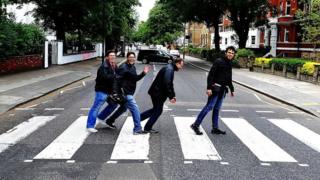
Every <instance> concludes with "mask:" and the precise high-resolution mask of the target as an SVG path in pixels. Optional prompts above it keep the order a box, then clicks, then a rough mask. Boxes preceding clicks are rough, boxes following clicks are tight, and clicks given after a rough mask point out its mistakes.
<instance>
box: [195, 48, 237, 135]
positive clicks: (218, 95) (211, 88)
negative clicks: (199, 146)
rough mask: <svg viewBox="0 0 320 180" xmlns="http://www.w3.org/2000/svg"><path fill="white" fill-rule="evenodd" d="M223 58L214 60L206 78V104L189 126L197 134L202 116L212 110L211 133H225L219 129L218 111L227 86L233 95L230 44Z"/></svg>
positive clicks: (232, 49)
mask: <svg viewBox="0 0 320 180" xmlns="http://www.w3.org/2000/svg"><path fill="white" fill-rule="evenodd" d="M225 52H226V53H225V57H224V58H218V59H216V60H215V61H214V63H213V65H212V67H211V69H210V72H209V75H208V78H207V92H206V93H207V95H208V101H207V104H206V105H205V106H204V107H203V109H202V110H201V112H200V114H199V115H198V116H197V119H196V121H195V122H194V123H193V124H192V125H191V128H192V129H193V131H194V132H195V133H196V134H197V135H202V134H203V133H202V132H201V131H200V130H199V126H200V124H201V122H202V121H203V119H204V117H205V116H206V115H207V114H208V112H209V111H211V110H212V109H213V112H212V131H211V133H212V134H226V132H225V131H222V130H220V129H219V126H218V120H219V111H220V108H221V106H222V102H223V99H224V97H225V95H226V93H228V89H227V86H228V87H229V89H230V91H231V96H232V97H233V96H234V87H233V84H232V65H231V61H232V60H233V58H234V56H235V52H236V50H235V48H234V47H232V46H230V47H228V48H227V49H226V51H225Z"/></svg>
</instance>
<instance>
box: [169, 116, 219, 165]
mask: <svg viewBox="0 0 320 180" xmlns="http://www.w3.org/2000/svg"><path fill="white" fill-rule="evenodd" d="M194 121H195V118H194V117H174V122H175V124H176V128H177V131H178V135H179V138H180V143H181V148H182V152H183V155H184V159H201V160H221V157H220V155H219V153H218V152H217V150H216V148H215V147H214V145H213V144H212V142H211V141H210V139H209V137H208V136H207V134H206V133H205V131H204V130H203V128H202V127H201V126H200V131H202V132H203V135H201V136H199V135H196V134H195V133H194V131H193V130H192V129H191V127H190V125H191V124H192V123H194Z"/></svg>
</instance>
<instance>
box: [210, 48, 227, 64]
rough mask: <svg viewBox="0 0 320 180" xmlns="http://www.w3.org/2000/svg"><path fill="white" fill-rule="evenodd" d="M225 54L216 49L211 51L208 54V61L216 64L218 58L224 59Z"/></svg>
mask: <svg viewBox="0 0 320 180" xmlns="http://www.w3.org/2000/svg"><path fill="white" fill-rule="evenodd" d="M223 57H224V53H223V52H221V51H216V50H215V49H210V50H208V52H207V60H208V61H211V62H214V61H215V60H216V59H217V58H223Z"/></svg>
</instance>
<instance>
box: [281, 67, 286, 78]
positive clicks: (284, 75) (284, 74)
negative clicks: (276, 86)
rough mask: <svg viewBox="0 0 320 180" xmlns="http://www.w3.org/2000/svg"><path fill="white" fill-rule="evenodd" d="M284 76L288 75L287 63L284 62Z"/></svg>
mask: <svg viewBox="0 0 320 180" xmlns="http://www.w3.org/2000/svg"><path fill="white" fill-rule="evenodd" d="M282 76H283V77H287V64H284V65H283V69H282Z"/></svg>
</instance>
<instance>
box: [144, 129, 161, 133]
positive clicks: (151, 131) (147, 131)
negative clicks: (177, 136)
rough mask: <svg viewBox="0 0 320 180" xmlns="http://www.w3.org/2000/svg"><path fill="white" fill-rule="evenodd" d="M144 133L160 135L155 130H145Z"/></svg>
mask: <svg viewBox="0 0 320 180" xmlns="http://www.w3.org/2000/svg"><path fill="white" fill-rule="evenodd" d="M144 132H146V133H151V134H157V133H159V131H157V130H154V129H150V130H144Z"/></svg>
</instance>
